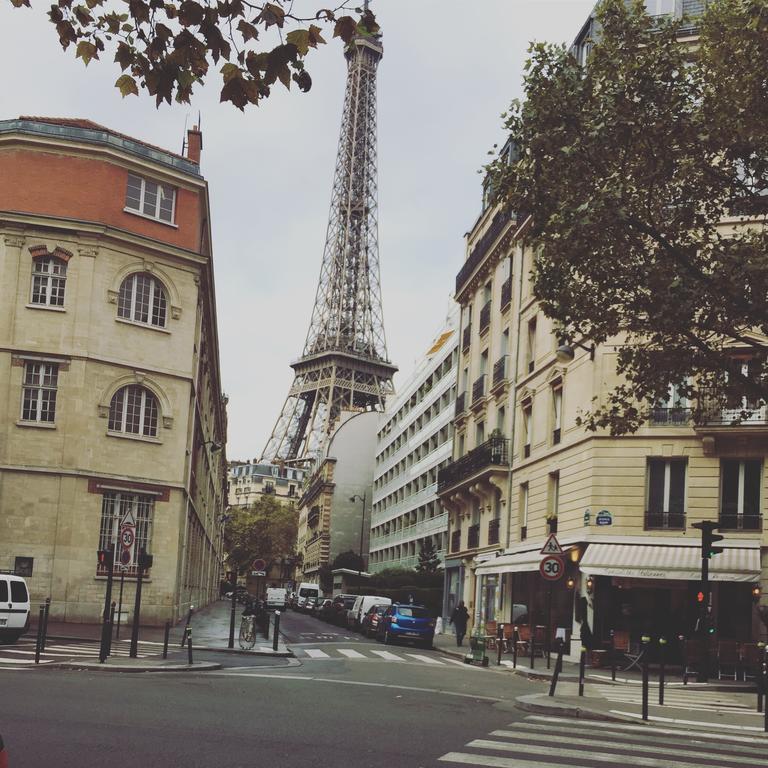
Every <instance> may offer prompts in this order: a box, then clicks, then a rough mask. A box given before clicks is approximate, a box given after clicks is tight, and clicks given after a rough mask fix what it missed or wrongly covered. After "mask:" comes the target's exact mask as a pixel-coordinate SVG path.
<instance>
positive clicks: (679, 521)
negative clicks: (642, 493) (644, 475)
mask: <svg viewBox="0 0 768 768" xmlns="http://www.w3.org/2000/svg"><path fill="white" fill-rule="evenodd" d="M685 471H686V461H685V459H679V458H678V459H648V503H647V505H646V515H645V527H646V528H685Z"/></svg>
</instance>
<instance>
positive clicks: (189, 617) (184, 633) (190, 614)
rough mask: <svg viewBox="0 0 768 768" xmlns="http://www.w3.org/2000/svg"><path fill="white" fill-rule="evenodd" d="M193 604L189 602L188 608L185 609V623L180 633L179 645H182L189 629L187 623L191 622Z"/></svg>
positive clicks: (185, 640)
mask: <svg viewBox="0 0 768 768" xmlns="http://www.w3.org/2000/svg"><path fill="white" fill-rule="evenodd" d="M194 607H195V606H194V605H192V604H191V603H190V605H189V610H188V611H187V623H186V624H185V625H184V631H183V632H182V633H181V647H182V648H183V647H184V643H186V642H187V630H188V629H189V625H190V624H191V623H192V611H193V609H194Z"/></svg>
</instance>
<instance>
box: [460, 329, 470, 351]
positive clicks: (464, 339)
mask: <svg viewBox="0 0 768 768" xmlns="http://www.w3.org/2000/svg"><path fill="white" fill-rule="evenodd" d="M471 341H472V326H471V325H468V326H467V327H466V328H465V329H464V330H463V332H462V336H461V349H462V351H463V350H466V349H469V344H470V342H471Z"/></svg>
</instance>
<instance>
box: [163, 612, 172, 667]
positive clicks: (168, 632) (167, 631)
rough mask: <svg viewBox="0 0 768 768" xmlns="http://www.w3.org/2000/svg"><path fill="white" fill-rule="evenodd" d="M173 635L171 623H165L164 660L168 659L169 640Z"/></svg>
mask: <svg viewBox="0 0 768 768" xmlns="http://www.w3.org/2000/svg"><path fill="white" fill-rule="evenodd" d="M170 635H171V622H170V621H166V622H165V634H164V635H163V658H164V659H167V658H168V638H169V637H170Z"/></svg>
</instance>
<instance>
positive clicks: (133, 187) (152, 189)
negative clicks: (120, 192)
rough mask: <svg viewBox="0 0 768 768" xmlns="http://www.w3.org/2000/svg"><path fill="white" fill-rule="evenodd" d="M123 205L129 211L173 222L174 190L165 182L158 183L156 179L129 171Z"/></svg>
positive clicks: (169, 222)
mask: <svg viewBox="0 0 768 768" xmlns="http://www.w3.org/2000/svg"><path fill="white" fill-rule="evenodd" d="M125 207H126V209H127V210H129V211H134V212H135V213H140V214H142V215H144V216H149V217H150V218H152V219H157V220H158V221H164V222H166V223H168V224H173V219H174V213H175V208H176V190H175V189H174V188H173V187H170V186H168V185H167V184H158V183H157V182H156V181H150V180H149V179H145V178H143V177H141V176H136V175H135V174H133V173H129V174H128V186H127V188H126V192H125Z"/></svg>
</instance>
